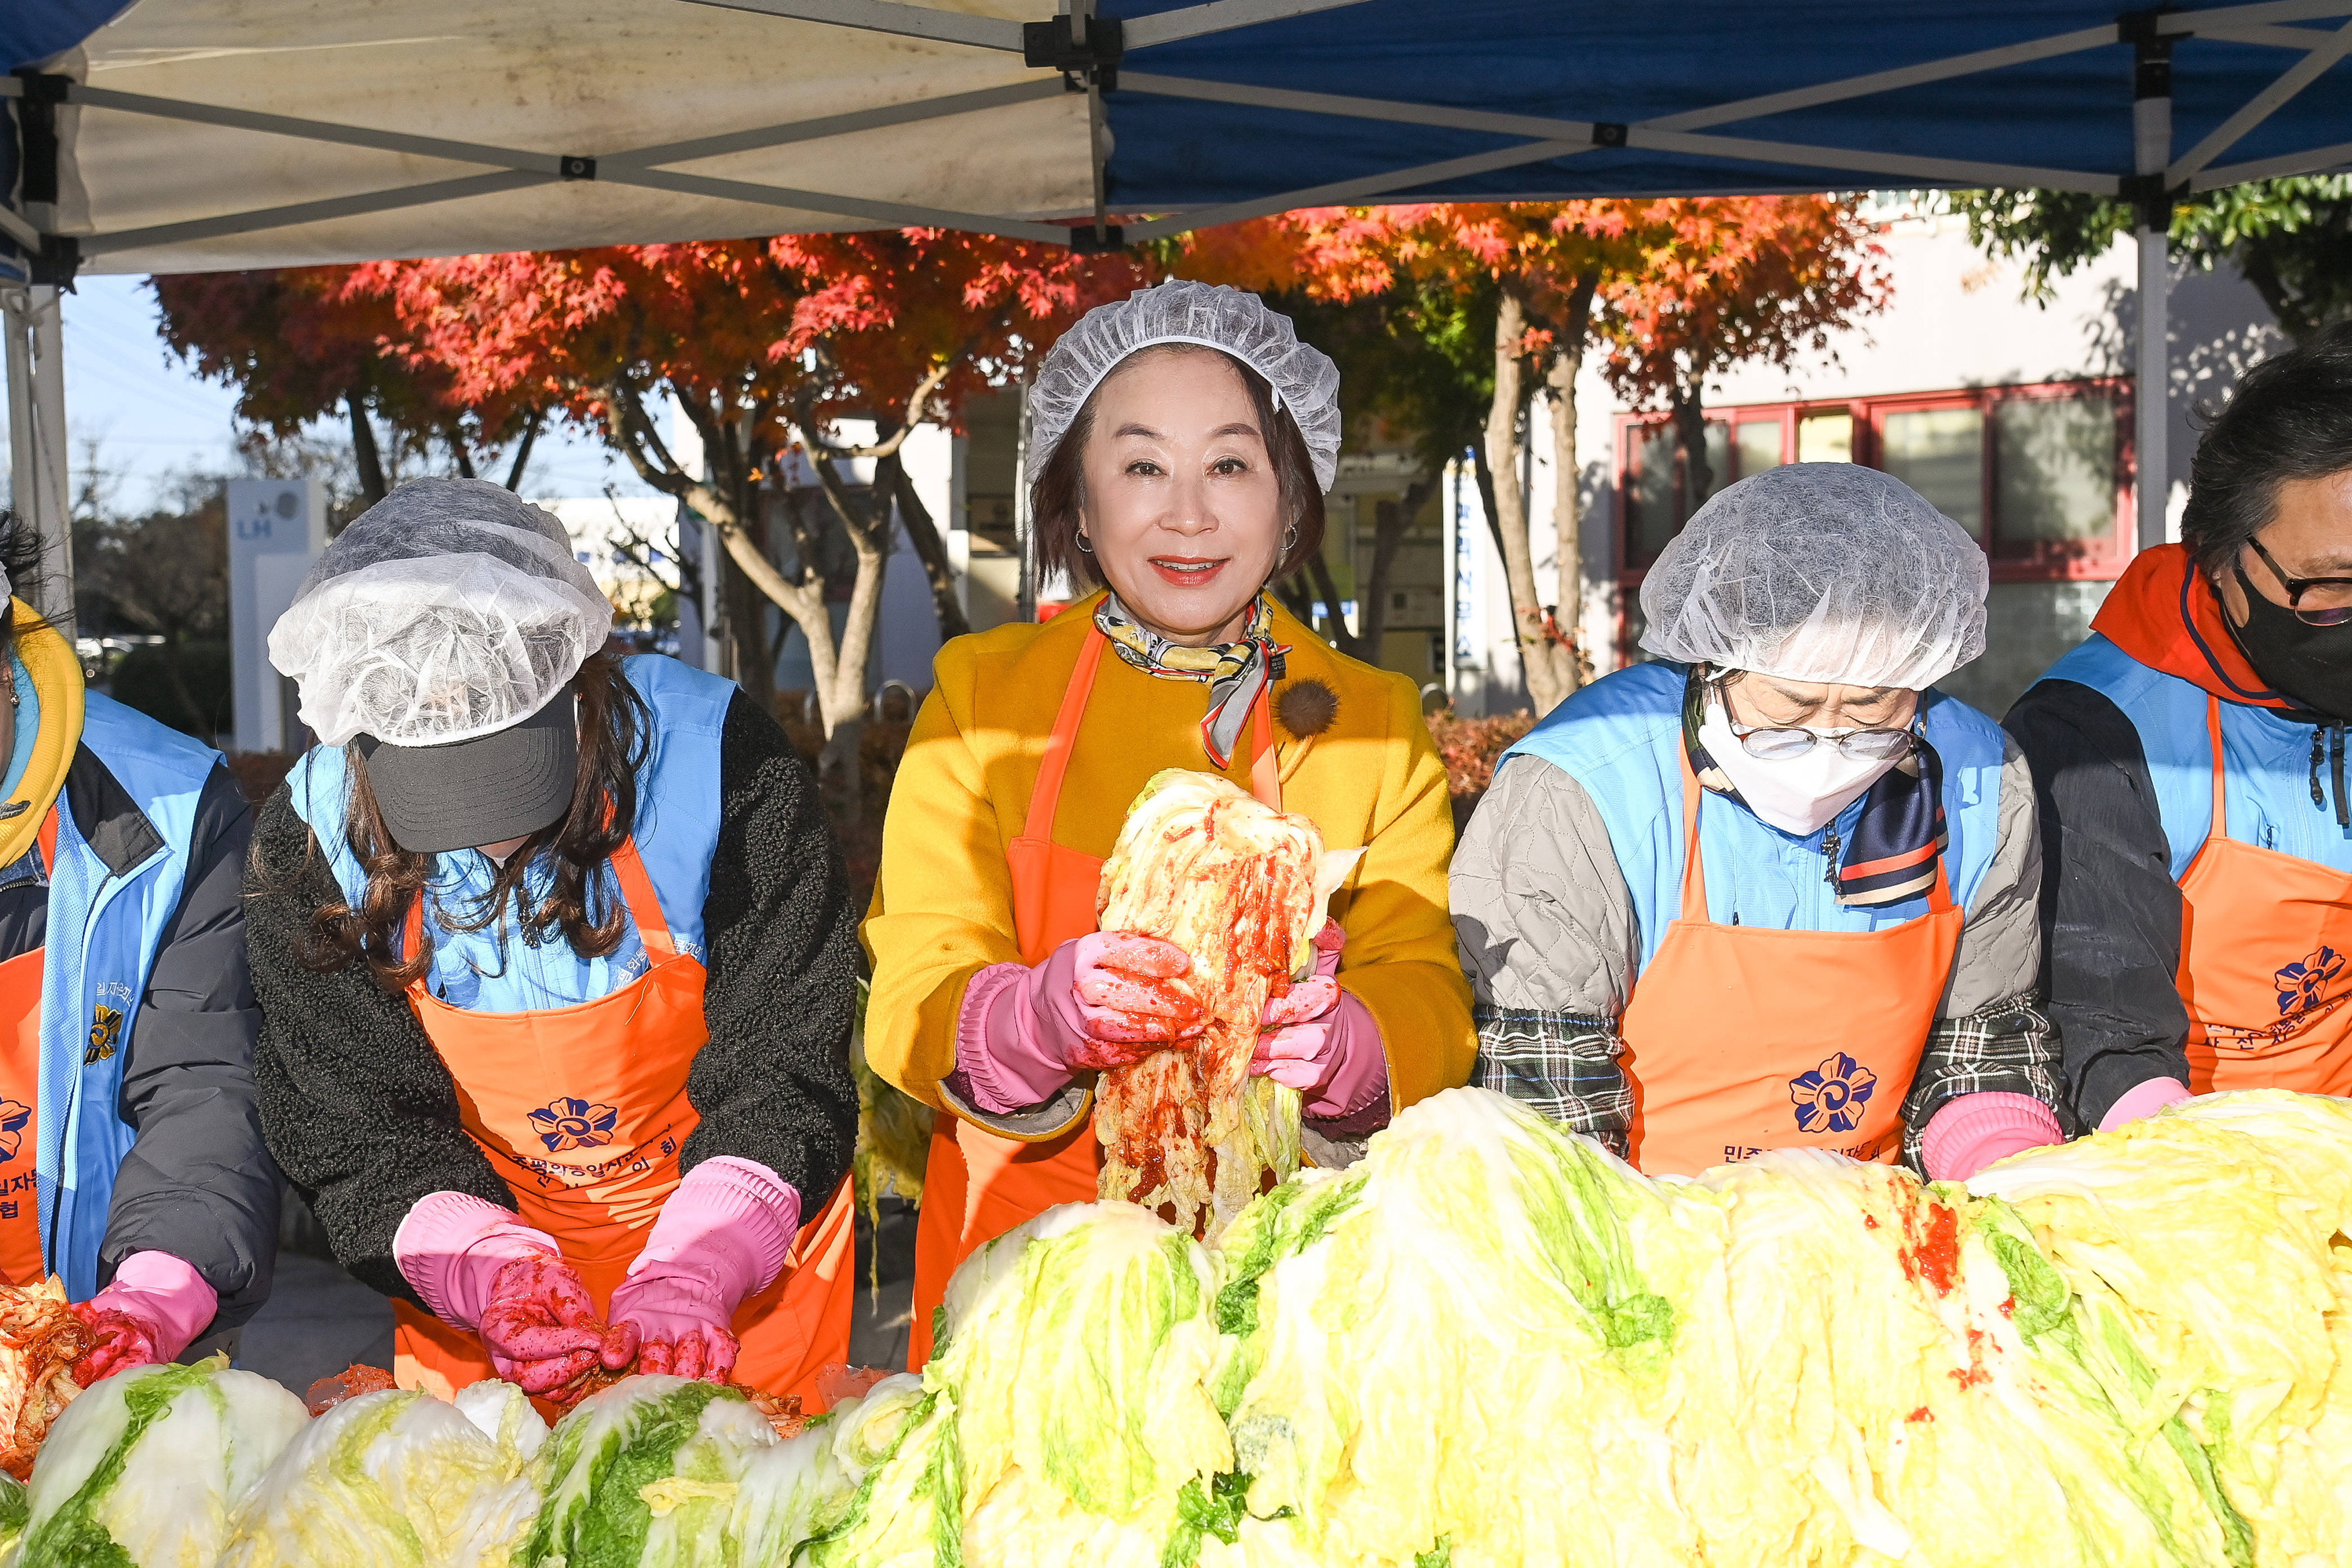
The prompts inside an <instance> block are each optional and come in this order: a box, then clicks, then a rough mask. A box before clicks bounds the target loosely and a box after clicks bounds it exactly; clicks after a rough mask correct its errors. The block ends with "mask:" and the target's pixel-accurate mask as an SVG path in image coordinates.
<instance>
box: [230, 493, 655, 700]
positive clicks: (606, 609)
mask: <svg viewBox="0 0 2352 1568" xmlns="http://www.w3.org/2000/svg"><path fill="white" fill-rule="evenodd" d="M612 628H613V606H612V604H611V602H610V601H609V600H607V599H606V598H605V597H604V595H603V594H602V593H600V592H599V591H598V590H597V587H596V579H595V578H593V577H592V576H590V575H589V574H588V568H586V567H585V566H583V565H582V564H580V563H579V562H578V561H577V560H576V559H574V558H573V556H572V540H571V537H570V536H569V535H568V534H566V533H565V532H564V531H563V525H562V523H560V522H558V521H556V520H555V519H554V517H552V516H551V515H550V514H549V513H548V512H546V511H543V510H541V509H540V508H538V507H535V506H533V505H531V504H530V502H529V501H526V500H521V499H520V497H517V496H515V495H513V494H511V493H509V491H507V490H506V489H503V488H501V487H499V486H498V485H494V484H491V483H490V482H489V481H488V480H487V479H415V480H412V481H410V482H409V483H407V484H404V485H403V486H401V487H400V488H399V489H396V490H394V491H393V492H392V493H391V494H390V495H388V496H386V497H384V498H383V500H380V501H378V502H376V503H375V505H373V506H372V507H370V508H368V509H367V510H365V511H363V512H362V513H361V514H360V515H359V516H358V517H357V518H356V519H354V520H353V521H352V524H351V526H350V527H348V528H346V529H344V530H343V531H342V532H341V534H340V535H338V536H337V537H336V539H335V542H333V543H331V544H330V545H328V546H327V550H326V553H325V554H323V555H321V556H320V557H319V560H318V563H317V564H315V565H313V566H312V567H311V568H310V575H309V576H307V577H305V578H303V579H302V586H301V588H300V589H299V591H298V592H297V593H296V594H295V595H294V603H293V605H291V606H290V607H289V609H288V610H287V612H286V613H285V614H284V615H283V616H279V617H278V625H277V626H274V627H272V628H271V629H270V633H269V662H270V663H272V664H274V665H276V666H277V667H278V668H279V669H280V670H282V671H284V672H285V673H286V674H288V675H290V676H292V677H293V678H294V679H295V680H296V682H297V683H299V686H300V688H301V692H302V709H301V714H302V721H303V722H304V723H305V724H308V725H310V728H311V729H313V730H315V731H318V733H319V739H320V740H321V741H323V742H326V743H327V744H329V745H333V746H340V745H341V744H342V743H343V742H346V741H349V740H350V739H351V738H352V736H354V735H373V736H374V737H375V738H376V739H377V740H379V741H382V742H385V743H386V744H388V745H394V746H440V745H446V744H448V743H449V742H453V741H470V740H472V739H473V738H474V737H475V736H477V735H489V734H495V733H496V732H497V731H500V730H504V729H506V728H508V727H509V726H510V725H514V724H520V722H522V721H524V720H525V719H528V718H530V716H531V715H532V714H533V713H536V712H538V711H539V710H540V709H541V708H543V707H545V706H546V705H547V702H548V700H550V699H551V698H552V697H554V696H555V695H556V694H557V693H558V692H560V691H562V690H563V689H565V687H566V686H567V684H568V683H569V682H570V681H571V679H572V676H573V675H574V674H576V673H578V671H579V668H580V666H581V665H582V664H583V662H584V661H585V660H586V659H587V658H588V656H589V655H590V654H592V653H593V652H595V651H596V650H597V649H598V648H600V647H603V646H604V638H605V637H607V636H608V635H609V634H610V633H611V631H612Z"/></svg>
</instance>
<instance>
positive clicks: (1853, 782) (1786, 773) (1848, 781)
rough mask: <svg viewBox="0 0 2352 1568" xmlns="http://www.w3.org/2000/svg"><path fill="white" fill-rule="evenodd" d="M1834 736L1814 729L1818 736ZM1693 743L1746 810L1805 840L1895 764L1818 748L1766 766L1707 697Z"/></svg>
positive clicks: (1719, 702)
mask: <svg viewBox="0 0 2352 1568" xmlns="http://www.w3.org/2000/svg"><path fill="white" fill-rule="evenodd" d="M1837 732H1838V731H1829V730H1815V731H1813V733H1815V734H1817V735H1829V734H1834V733H1837ZM1698 743H1699V744H1700V745H1701V746H1704V747H1705V748H1706V754H1707V755H1708V756H1710V757H1712V758H1714V759H1715V765H1716V766H1717V767H1719V768H1721V769H1722V770H1723V771H1724V773H1726V774H1727V775H1728V776H1729V777H1730V780H1731V783H1732V786H1733V787H1734V788H1736V789H1737V790H1738V791H1739V798H1740V799H1742V800H1744V801H1746V802H1747V803H1748V809H1749V810H1750V811H1753V812H1754V813H1755V814H1756V815H1757V816H1759V817H1761V818H1763V819H1764V820H1765V821H1766V822H1769V823H1770V824H1771V825H1772V826H1775V827H1777V828H1779V829H1780V831H1781V832H1783V833H1793V834H1795V835H1796V836H1797V837H1800V838H1810V837H1812V836H1813V835H1814V834H1816V833H1819V832H1820V831H1821V830H1822V828H1824V827H1826V826H1829V825H1830V824H1831V823H1832V822H1833V821H1835V820H1836V819H1837V814H1838V813H1839V812H1841V811H1843V810H1844V809H1845V808H1846V807H1847V806H1849V805H1853V803H1854V802H1855V801H1858V800H1860V799H1861V798H1862V797H1863V795H1864V793H1865V792H1866V791H1868V789H1869V788H1870V786H1871V785H1872V784H1876V783H1877V782H1878V781H1879V780H1880V779H1881V778H1883V777H1885V774H1886V772H1887V770H1888V769H1890V768H1892V767H1893V766H1894V765H1895V762H1896V760H1897V759H1895V758H1894V757H1888V758H1886V759H1885V760H1884V761H1881V762H1873V761H1872V760H1870V759H1869V758H1867V757H1849V756H1847V755H1846V754H1845V752H1843V751H1841V750H1839V749H1838V748H1837V747H1836V746H1833V745H1826V744H1819V745H1815V746H1814V747H1813V749H1812V750H1811V751H1809V752H1806V753H1805V754H1804V755H1802V756H1801V757H1791V758H1790V759H1788V760H1787V761H1786V762H1778V763H1773V762H1766V761H1765V760H1764V759H1763V758H1762V757H1756V756H1750V755H1749V754H1748V748H1747V747H1745V746H1743V745H1741V744H1740V743H1739V737H1738V736H1737V735H1735V734H1733V733H1732V732H1731V720H1730V718H1729V716H1728V715H1727V714H1726V713H1725V712H1724V710H1723V702H1722V700H1720V699H1719V698H1712V697H1711V698H1709V699H1708V701H1707V704H1706V714H1705V715H1704V716H1703V717H1702V718H1701V719H1700V721H1699V726H1698Z"/></svg>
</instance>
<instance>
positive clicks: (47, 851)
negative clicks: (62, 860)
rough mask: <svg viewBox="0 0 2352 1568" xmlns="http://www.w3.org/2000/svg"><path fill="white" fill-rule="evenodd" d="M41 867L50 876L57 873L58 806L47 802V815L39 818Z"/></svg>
mask: <svg viewBox="0 0 2352 1568" xmlns="http://www.w3.org/2000/svg"><path fill="white" fill-rule="evenodd" d="M41 869H42V870H44V871H46V872H47V873H48V874H49V875H50V876H51V877H55V876H56V875H57V874H58V808H57V803H56V802H54V801H52V802H51V803H50V804H49V815H48V816H45V817H43V818H41Z"/></svg>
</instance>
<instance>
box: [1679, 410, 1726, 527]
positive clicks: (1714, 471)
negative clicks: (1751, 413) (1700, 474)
mask: <svg viewBox="0 0 2352 1568" xmlns="http://www.w3.org/2000/svg"><path fill="white" fill-rule="evenodd" d="M1706 468H1707V472H1708V473H1709V474H1711V475H1713V476H1714V479H1715V484H1714V486H1713V487H1712V488H1711V489H1708V491H1707V492H1706V495H1708V496H1711V495H1713V494H1715V492H1716V491H1717V490H1719V489H1722V488H1723V487H1724V486H1726V485H1727V484H1729V483H1730V482H1731V426H1728V425H1726V424H1724V423H1723V422H1722V421H1721V420H1719V419H1710V420H1708V421H1707V422H1706ZM1704 500H1706V496H1693V497H1690V498H1688V499H1687V500H1685V501H1684V503H1683V521H1685V522H1688V521H1690V514H1691V513H1693V512H1695V511H1696V510H1698V509H1699V503H1700V502H1702V501H1704Z"/></svg>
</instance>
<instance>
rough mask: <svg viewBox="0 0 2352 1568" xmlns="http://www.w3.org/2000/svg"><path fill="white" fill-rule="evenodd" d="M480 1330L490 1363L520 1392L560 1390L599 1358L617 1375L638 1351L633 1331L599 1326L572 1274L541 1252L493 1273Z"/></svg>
mask: <svg viewBox="0 0 2352 1568" xmlns="http://www.w3.org/2000/svg"><path fill="white" fill-rule="evenodd" d="M480 1333H481V1336H482V1346H483V1348H484V1349H486V1350H488V1352H490V1365H491V1366H492V1367H493V1368H494V1369H496V1370H497V1372H498V1374H499V1376H500V1377H503V1378H505V1379H507V1380H508V1381H509V1382H510V1383H514V1384H520V1386H521V1388H522V1391H523V1392H524V1393H526V1394H547V1393H550V1392H551V1391H553V1390H555V1389H558V1388H561V1387H562V1386H563V1385H564V1384H567V1383H570V1382H571V1381H572V1379H573V1378H575V1377H578V1376H579V1375H580V1374H581V1373H583V1372H586V1371H587V1370H588V1369H589V1368H590V1367H592V1366H594V1365H595V1364H596V1363H598V1362H600V1361H601V1362H602V1363H604V1365H605V1367H606V1368H608V1369H609V1370H611V1371H614V1372H618V1371H620V1370H621V1368H623V1367H625V1366H626V1365H628V1364H629V1363H630V1362H632V1361H634V1360H635V1359H636V1354H637V1331H636V1329H635V1327H634V1326H633V1325H631V1324H628V1323H615V1324H614V1326H613V1327H611V1328H609V1329H608V1328H606V1327H604V1325H603V1324H601V1323H599V1322H598V1321H596V1309H595V1303H594V1302H593V1301H592V1300H589V1296H588V1287H587V1286H586V1285H584V1284H583V1283H582V1282H581V1279H580V1274H579V1271H578V1270H577V1269H575V1268H572V1266H571V1265H569V1264H567V1263H565V1262H564V1261H563V1259H562V1258H559V1257H557V1256H556V1255H554V1254H553V1253H548V1252H541V1253H535V1254H533V1255H531V1256H530V1257H527V1258H515V1259H514V1260H513V1261H511V1262H509V1263H508V1264H507V1265H506V1266H505V1267H503V1268H500V1269H499V1272H498V1277H497V1279H495V1280H494V1281H493V1282H492V1284H491V1286H490V1296H489V1303H488V1306H486V1307H485V1308H484V1309H483V1310H482V1318H481V1324H480Z"/></svg>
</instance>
